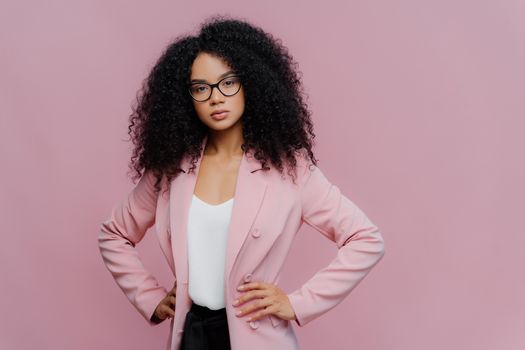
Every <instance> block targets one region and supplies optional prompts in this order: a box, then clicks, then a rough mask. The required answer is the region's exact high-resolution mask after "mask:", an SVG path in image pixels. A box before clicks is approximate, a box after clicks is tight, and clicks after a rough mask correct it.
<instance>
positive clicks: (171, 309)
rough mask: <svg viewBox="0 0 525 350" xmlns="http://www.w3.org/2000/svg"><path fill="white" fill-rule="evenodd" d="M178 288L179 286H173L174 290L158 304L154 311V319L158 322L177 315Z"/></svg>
mask: <svg viewBox="0 0 525 350" xmlns="http://www.w3.org/2000/svg"><path fill="white" fill-rule="evenodd" d="M176 290H177V286H175V287H173V289H172V290H170V291H169V292H168V294H166V296H165V297H164V299H162V300H161V301H160V303H159V305H157V308H156V309H155V312H154V313H153V317H152V320H153V321H154V322H155V321H157V322H156V323H159V322H162V321H164V320H165V319H166V318H172V317H174V316H175V300H176V297H175V292H176Z"/></svg>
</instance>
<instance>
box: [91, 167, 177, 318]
mask: <svg viewBox="0 0 525 350" xmlns="http://www.w3.org/2000/svg"><path fill="white" fill-rule="evenodd" d="M154 180H155V177H154V175H153V173H152V172H151V171H149V170H146V171H145V172H144V174H143V175H142V177H141V178H140V180H139V182H138V183H137V185H136V186H135V188H133V190H132V191H131V192H130V193H129V194H128V195H127V197H126V198H124V200H122V201H121V202H120V203H118V204H117V205H115V206H114V207H113V209H112V210H111V215H110V217H109V218H108V219H107V220H106V221H104V222H103V223H102V225H101V227H100V233H99V236H98V246H99V250H100V254H101V255H102V259H103V261H104V263H105V265H106V267H107V269H108V270H109V272H110V273H111V275H112V276H113V278H114V280H115V282H116V283H117V285H118V286H119V287H120V289H121V290H122V291H123V292H124V294H125V295H126V297H127V298H128V299H129V301H130V302H131V303H132V304H133V306H135V308H136V309H137V310H138V311H139V312H140V314H141V315H142V316H143V317H144V318H145V319H146V320H147V321H148V323H149V324H150V325H155V324H157V323H160V322H159V320H158V319H155V318H154V317H152V316H153V313H154V311H155V309H156V307H157V305H158V304H159V303H160V301H161V300H162V299H163V298H164V297H165V296H166V294H167V291H166V289H165V288H164V287H162V286H160V285H159V283H158V281H157V279H156V278H155V277H154V276H153V275H152V274H151V273H150V272H149V271H148V270H146V269H145V267H144V265H143V263H142V261H141V259H140V257H139V254H138V251H137V250H136V249H135V245H136V244H137V243H139V242H140V241H141V240H142V238H143V237H144V234H145V233H146V231H147V229H148V228H150V227H151V226H152V225H153V223H154V222H155V211H156V203H157V195H156V194H155V193H154V191H153V190H154Z"/></svg>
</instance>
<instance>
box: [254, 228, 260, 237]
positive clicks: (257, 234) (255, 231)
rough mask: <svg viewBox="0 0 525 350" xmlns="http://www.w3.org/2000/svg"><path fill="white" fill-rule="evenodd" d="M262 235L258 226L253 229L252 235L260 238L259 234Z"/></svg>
mask: <svg viewBox="0 0 525 350" xmlns="http://www.w3.org/2000/svg"><path fill="white" fill-rule="evenodd" d="M260 235H261V231H259V229H258V228H254V229H253V230H252V236H253V237H255V238H259V236H260Z"/></svg>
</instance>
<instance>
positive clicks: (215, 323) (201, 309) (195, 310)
mask: <svg viewBox="0 0 525 350" xmlns="http://www.w3.org/2000/svg"><path fill="white" fill-rule="evenodd" d="M180 349H181V350H230V349H231V347H230V334H229V333H228V319H227V318H226V308H222V309H219V310H211V309H209V308H207V307H206V306H201V305H198V304H195V303H193V304H192V305H191V308H190V311H188V313H187V314H186V319H185V321H184V332H183V333H182V343H181V348H180Z"/></svg>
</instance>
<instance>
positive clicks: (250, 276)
mask: <svg viewBox="0 0 525 350" xmlns="http://www.w3.org/2000/svg"><path fill="white" fill-rule="evenodd" d="M251 280H252V274H251V273H247V274H246V275H244V282H250V281H251Z"/></svg>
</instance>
